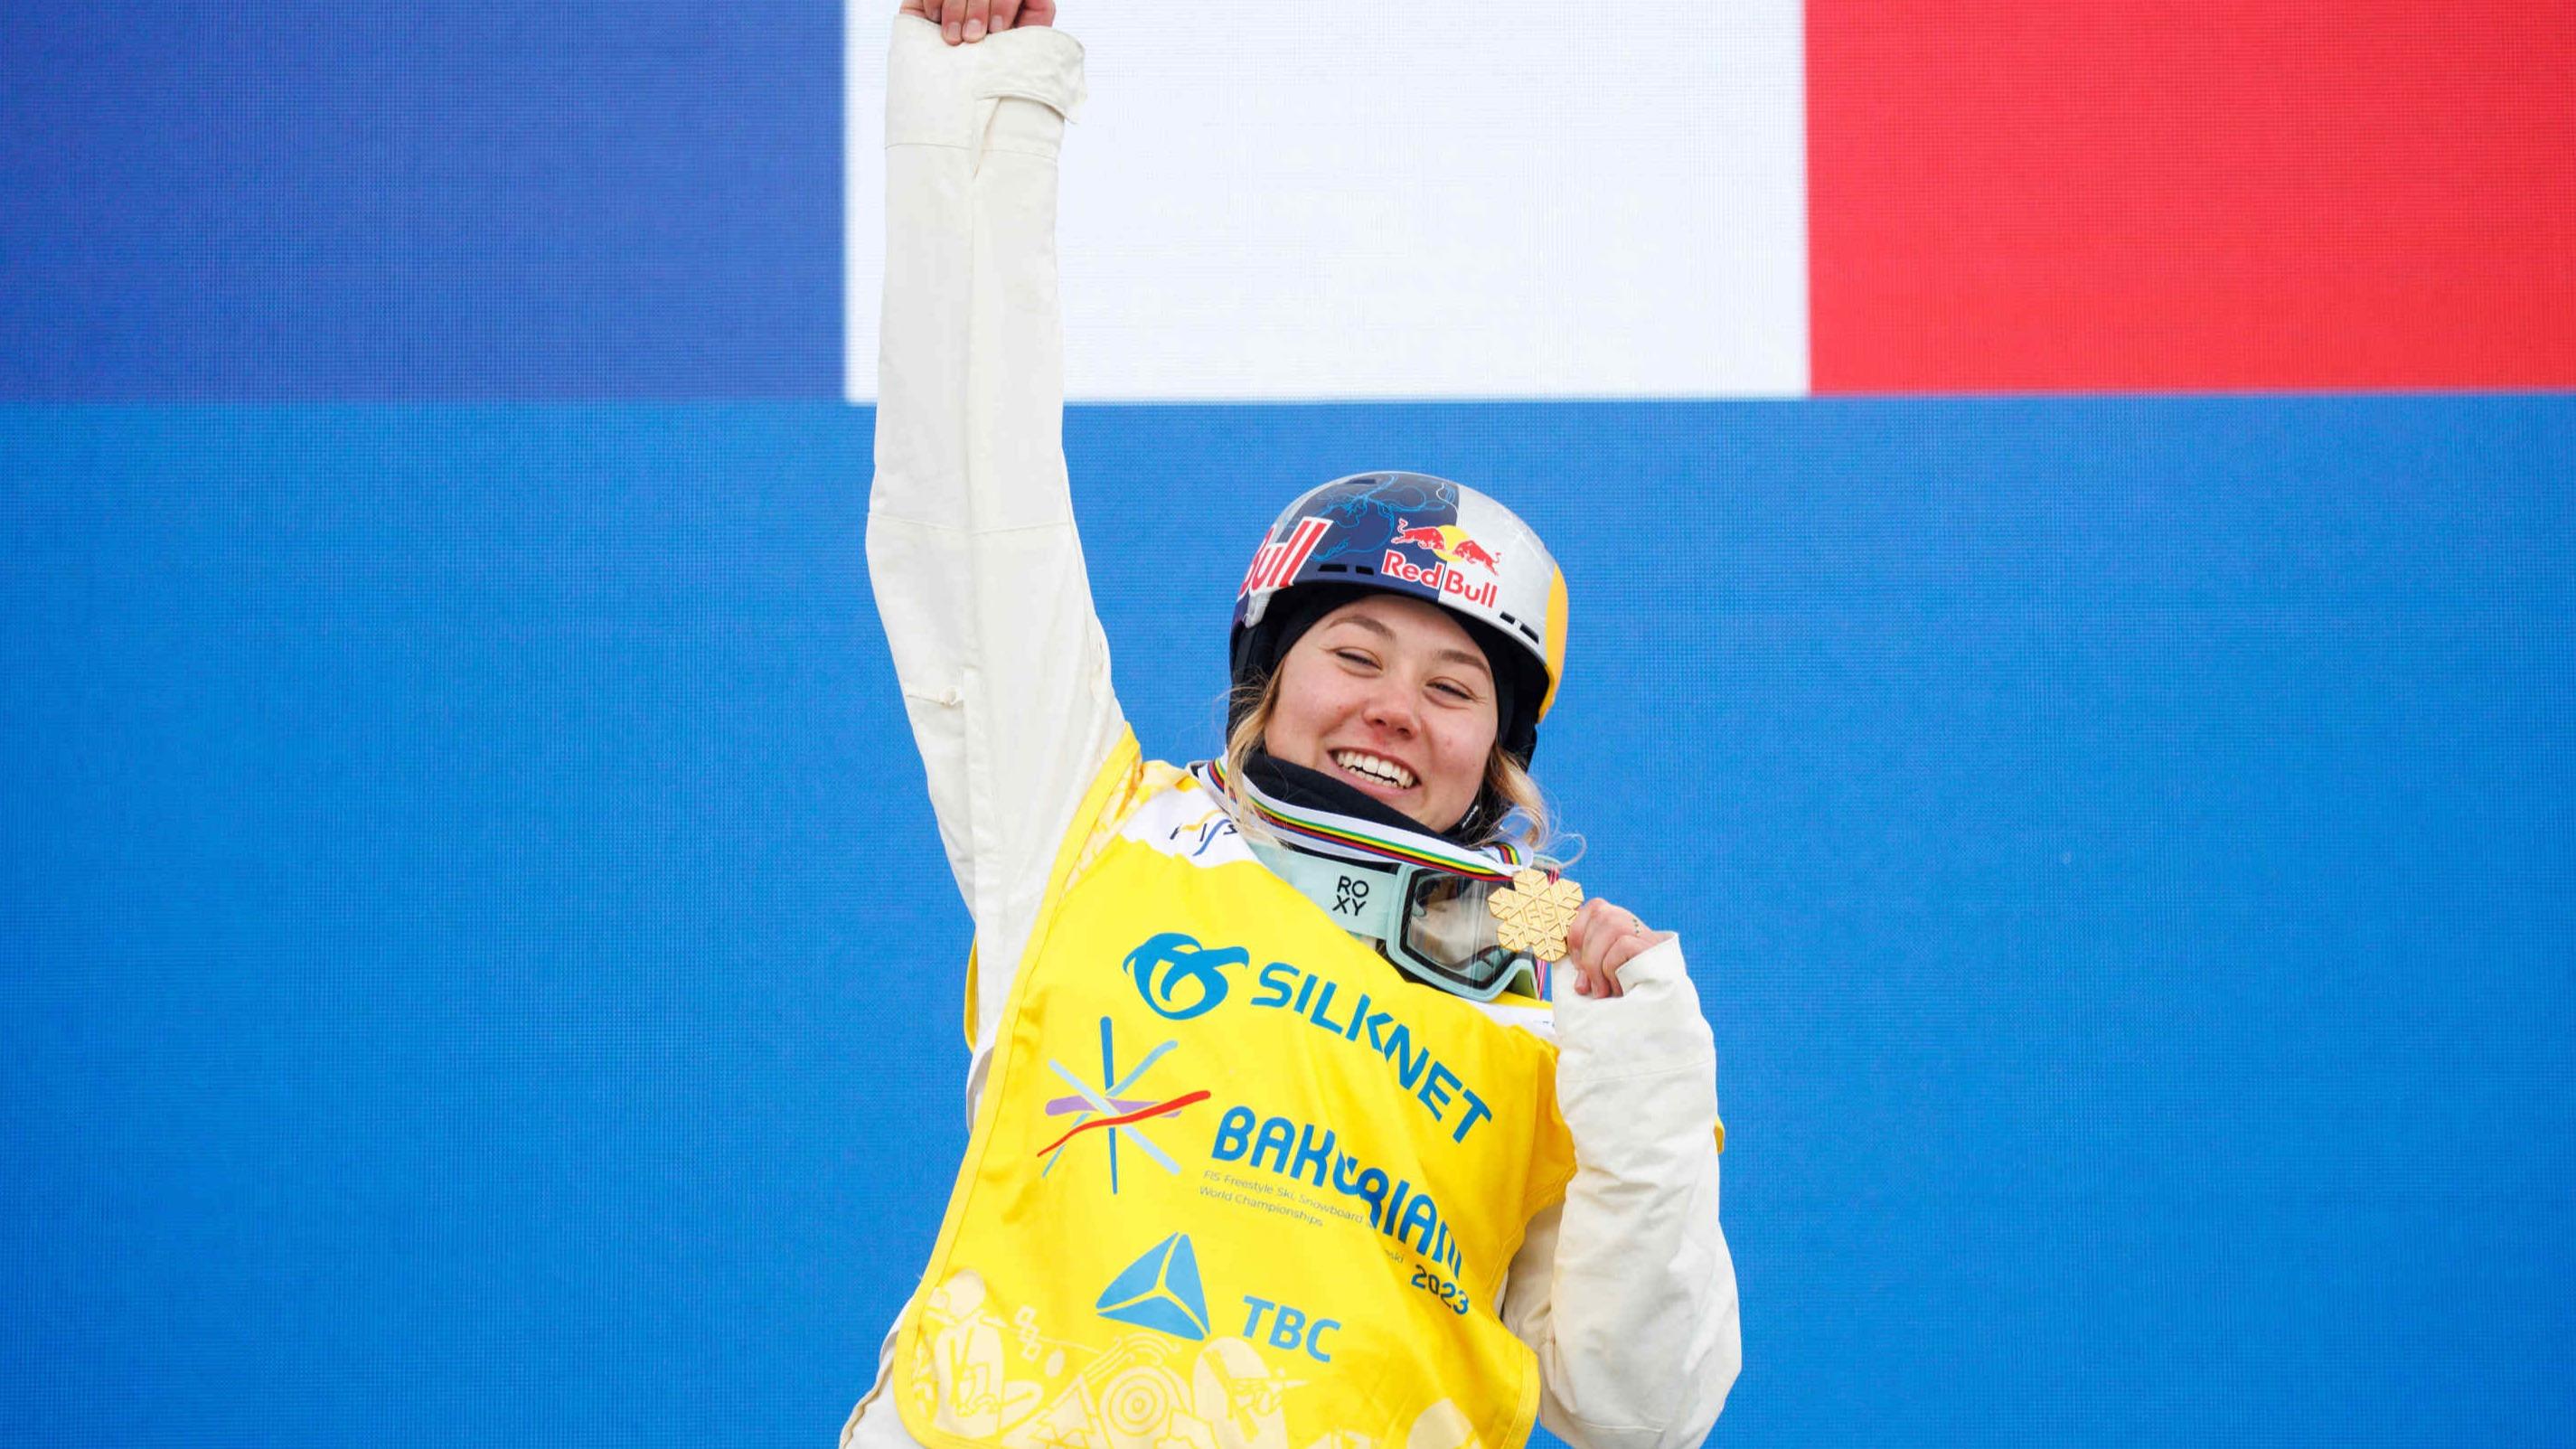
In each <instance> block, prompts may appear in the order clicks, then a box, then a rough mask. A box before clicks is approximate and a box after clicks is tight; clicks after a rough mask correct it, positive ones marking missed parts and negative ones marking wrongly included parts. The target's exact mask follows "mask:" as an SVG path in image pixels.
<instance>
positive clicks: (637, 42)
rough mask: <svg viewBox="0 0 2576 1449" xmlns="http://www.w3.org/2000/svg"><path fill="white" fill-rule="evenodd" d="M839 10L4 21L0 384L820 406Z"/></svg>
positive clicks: (477, 7) (827, 325) (80, 11)
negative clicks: (773, 400)
mask: <svg viewBox="0 0 2576 1449" xmlns="http://www.w3.org/2000/svg"><path fill="white" fill-rule="evenodd" d="M840 16H841V7H840V6H839V5H837V4H810V3H809V4H783V3H777V0H750V3H744V4H736V5H722V6H688V7H680V6H671V5H659V4H656V5H639V4H626V3H601V0H588V3H575V4H540V5H525V4H508V3H503V0H431V3H424V4H402V5H352V4H326V3H314V0H281V3H260V4H250V5H203V4H179V3H170V0H163V3H146V4H122V5H88V6H72V5H12V6H8V7H0V399H12V398H14V399H68V400H77V399H101V400H121V399H138V400H139V399H247V400H270V399H276V400H300V399H313V400H331V399H364V398H437V399H455V398H636V397H660V398H707V397H718V398H722V397H810V398H828V397H835V396H837V395H838V394H839V392H840V388H841V375H840V371H841V333H842V309H841V267H842V249H841V156H842V141H841V92H840V87H841V25H840Z"/></svg>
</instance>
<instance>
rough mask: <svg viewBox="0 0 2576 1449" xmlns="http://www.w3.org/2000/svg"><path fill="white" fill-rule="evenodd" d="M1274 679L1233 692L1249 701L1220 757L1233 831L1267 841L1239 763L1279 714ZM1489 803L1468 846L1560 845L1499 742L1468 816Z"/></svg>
mask: <svg viewBox="0 0 2576 1449" xmlns="http://www.w3.org/2000/svg"><path fill="white" fill-rule="evenodd" d="M1279 676H1280V671H1279V670H1276V669H1273V670H1271V671H1270V675H1269V677H1268V678H1266V679H1264V680H1262V681H1261V683H1260V684H1259V685H1257V686H1255V685H1249V684H1247V685H1245V686H1244V687H1243V689H1242V690H1241V691H1238V697H1240V695H1241V694H1246V693H1248V694H1250V695H1251V699H1250V702H1249V704H1248V705H1247V707H1245V708H1244V710H1243V712H1242V715H1241V717H1240V718H1238V719H1236V721H1235V723H1234V728H1232V729H1230V730H1228V731H1226V736H1225V753H1224V756H1223V759H1224V761H1225V793H1226V796H1227V805H1228V807H1229V808H1228V813H1229V814H1231V815H1232V816H1233V817H1234V824H1235V828H1236V829H1238V830H1241V831H1243V832H1244V833H1245V834H1247V835H1250V836H1252V837H1253V838H1254V839H1257V840H1269V839H1270V838H1271V835H1270V829H1269V827H1268V826H1266V825H1264V824H1263V823H1262V822H1261V817H1260V816H1258V815H1257V814H1255V813H1253V810H1252V807H1251V802H1250V801H1248V800H1246V799H1245V798H1244V795H1243V762H1244V761H1245V760H1247V759H1249V758H1251V756H1252V752H1253V751H1254V750H1257V749H1260V748H1261V747H1262V744H1261V742H1262V740H1263V738H1264V737H1266V736H1267V735H1268V734H1269V733H1270V719H1271V716H1272V715H1275V714H1277V713H1278V712H1279ZM1488 800H1491V801H1492V802H1494V803H1495V804H1496V805H1498V806H1500V807H1501V808H1500V809H1498V810H1497V811H1495V813H1494V818H1493V819H1490V820H1486V821H1482V822H1480V823H1481V824H1482V826H1483V829H1482V830H1481V831H1480V832H1479V838H1478V839H1476V840H1475V841H1473V842H1471V843H1473V844H1476V845H1501V844H1511V845H1516V846H1519V847H1521V848H1522V849H1524V850H1526V851H1528V852H1530V853H1531V854H1533V855H1538V854H1544V853H1546V852H1547V851H1548V850H1549V848H1550V847H1551V846H1554V845H1556V844H1558V843H1559V840H1558V837H1557V835H1556V830H1555V822H1554V820H1553V819H1551V818H1550V817H1551V813H1552V812H1550V811H1549V809H1548V804H1547V796H1546V795H1545V793H1543V792H1542V791H1541V790H1540V789H1539V787H1538V781H1537V780H1535V779H1533V778H1531V776H1530V772H1529V771H1527V770H1525V769H1523V768H1521V764H1520V761H1518V760H1515V759H1513V758H1512V757H1511V756H1510V755H1507V754H1505V753H1504V752H1503V747H1502V745H1501V744H1500V743H1499V742H1497V743H1496V744H1495V745H1494V746H1493V748H1492V749H1491V750H1490V751H1489V752H1488V753H1487V754H1486V756H1485V787H1484V790H1483V792H1482V793H1481V794H1480V795H1479V796H1478V797H1477V802H1476V805H1474V806H1470V807H1469V808H1468V811H1467V813H1468V815H1469V816H1470V817H1472V816H1474V815H1475V814H1476V813H1477V810H1478V809H1479V808H1480V807H1482V806H1483V805H1484V804H1485V803H1486V802H1487V801H1488Z"/></svg>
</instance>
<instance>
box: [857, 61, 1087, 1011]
mask: <svg viewBox="0 0 2576 1449" xmlns="http://www.w3.org/2000/svg"><path fill="white" fill-rule="evenodd" d="M1081 100H1082V47H1081V46H1080V45H1079V44H1078V43H1076V42H1075V41H1074V39H1073V38H1072V37H1071V36H1069V35H1066V34H1064V33H1063V32H1061V31H1058V30H1054V29H1051V28H1042V27H1032V26H1022V27H1014V28H1013V29H1011V30H1008V31H1006V32H1003V33H999V34H994V35H991V36H989V37H987V38H985V39H984V40H982V41H981V42H979V43H976V44H972V45H966V44H959V45H951V44H948V43H946V42H945V41H944V38H943V36H942V34H941V31H940V27H939V26H938V25H937V24H935V23H933V22H932V21H931V20H929V19H927V18H925V17H923V16H922V15H921V14H920V13H919V12H918V11H912V12H909V13H906V14H901V15H898V16H896V17H895V31H894V43H893V48H892V54H891V56H890V58H889V60H888V67H887V76H886V149H885V156H886V262H885V300H884V311H883V322H882V326H881V332H880V339H881V352H880V355H879V362H878V374H877V377H878V382H877V420H876V425H877V434H876V483H875V486H874V488H873V490H872V491H871V493H870V495H869V500H868V575H869V580H870V582H871V584H872V586H873V587H874V589H875V592H876V599H877V611H878V613H879V615H880V616H881V617H882V618H883V619H884V621H885V630H886V638H887V641H888V643H889V644H890V645H891V646H892V648H893V652H894V663H895V674H896V677H897V678H898V680H900V682H901V684H902V687H903V696H904V708H905V711H906V713H907V714H908V715H909V716H910V717H911V722H912V730H913V738H914V740H915V742H916V743H917V744H918V745H919V746H920V749H921V758H922V765H923V768H924V770H925V771H926V772H927V774H928V775H929V782H930V798H931V803H932V805H933V806H934V807H935V808H936V810H937V811H938V815H939V832H940V838H941V842H942V844H944V845H945V846H946V848H947V852H948V863H949V866H950V868H951V869H952V870H953V871H954V872H955V873H956V877H957V886H958V889H959V890H960V891H962V892H963V893H964V894H965V897H966V905H967V908H968V910H969V911H971V912H972V913H973V915H974V918H975V930H976V939H977V953H978V959H979V969H978V973H977V975H978V982H977V992H976V996H977V1000H976V1001H975V1002H974V1004H973V1012H974V1024H975V1027H976V1031H975V1040H976V1041H977V1042H978V1043H979V1044H980V1043H983V1042H986V1041H989V1040H990V1039H991V1026H992V1023H993V1021H994V1019H995V1018H996V1017H997V1016H998V1014H999V1012H1000V1008H1001V1004H1002V1000H1003V997H1004V994H1005V992H1007V990H1008V988H1009V984H1010V977H1011V972H1012V969H1013V967H1014V966H1015V965H1016V964H1017V962H1018V960H1019V955H1020V951H1021V948H1022V947H1023V946H1024V945H1025V944H1026V941H1027V938H1028V933H1029V930H1030V926H1031V923H1032V922H1033V921H1034V919H1035V917H1036V913H1037V909H1038V906H1039V903H1040V898H1041V896H1042V895H1043V893H1044V890H1045V887H1046V876H1047V870H1048V867H1049V865H1050V864H1051V863H1052V861H1053V858H1054V854H1055V849H1056V846H1057V843H1058V842H1059V840H1060V839H1061V837H1062V836H1063V834H1064V832H1065V829H1066V827H1067V825H1068V823H1069V820H1070V817H1071V815H1072V813H1073V811H1074V809H1075V807H1076V805H1077V804H1078V803H1079V801H1080V799H1081V797H1082V795H1083V792H1084V789H1085V787H1086V786H1087V785H1089V783H1090V782H1091V778H1092V776H1093V775H1094V774H1095V773H1096V772H1097V770H1098V768H1099V766H1100V764H1101V762H1102V761H1103V760H1104V759H1106V758H1107V756H1108V754H1109V752H1110V750H1111V748H1112V747H1113V746H1114V745H1115V744H1116V743H1117V742H1118V740H1119V739H1120V738H1121V737H1122V736H1123V734H1124V732H1125V729H1126V724H1125V720H1124V717H1123V716H1122V715H1121V714H1120V712H1119V709H1118V702H1117V699H1116V697H1115V696H1114V695H1112V693H1111V692H1110V687H1109V647H1108V644H1107V642H1106V640H1105V639H1103V637H1102V635H1101V632H1100V624H1099V621H1098V620H1097V618H1096V617H1095V616H1094V615H1093V613H1092V607H1091V587H1090V582H1089V580H1088V578H1087V576H1086V575H1085V573H1084V570H1083V562H1082V545H1081V542H1080V540H1079V539H1078V538H1077V537H1076V536H1075V533H1074V524H1073V502H1072V497H1071V494H1070V492H1069V490H1068V487H1067V484H1066V479H1065V465H1064V446H1063V426H1064V368H1063V356H1064V342H1063V323H1062V320H1061V318H1060V316H1059V312H1058V307H1057V302H1056V255H1055V203H1056V153H1057V149H1058V147H1059V145H1060V143H1061V142H1062V140H1063V136H1064V126H1065V121H1066V119H1067V117H1068V116H1070V115H1071V114H1072V113H1073V111H1074V110H1075V108H1076V107H1078V106H1079V105H1080V103H1081Z"/></svg>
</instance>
